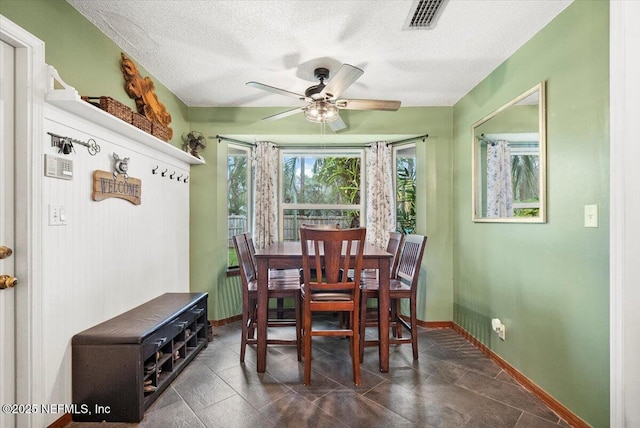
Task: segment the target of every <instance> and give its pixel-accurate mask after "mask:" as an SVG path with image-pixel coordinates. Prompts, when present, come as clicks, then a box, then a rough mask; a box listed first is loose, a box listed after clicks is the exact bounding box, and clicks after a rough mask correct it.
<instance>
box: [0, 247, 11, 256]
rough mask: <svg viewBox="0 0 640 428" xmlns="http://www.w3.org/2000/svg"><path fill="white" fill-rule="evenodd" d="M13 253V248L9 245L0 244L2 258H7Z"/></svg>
mask: <svg viewBox="0 0 640 428" xmlns="http://www.w3.org/2000/svg"><path fill="white" fill-rule="evenodd" d="M11 254H13V250H12V249H11V248H9V247H5V246H4V245H3V246H0V259H6V258H7V257H9V256H10V255H11Z"/></svg>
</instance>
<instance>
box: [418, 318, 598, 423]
mask: <svg viewBox="0 0 640 428" xmlns="http://www.w3.org/2000/svg"><path fill="white" fill-rule="evenodd" d="M425 324H426V325H424V326H425V327H432V325H431V324H446V322H427V323H425ZM450 324H451V326H452V328H453V330H454V331H456V332H457V333H458V334H460V335H461V336H463V337H464V338H465V339H467V340H468V341H469V342H471V343H472V344H473V345H474V346H475V347H476V348H478V349H479V350H480V352H482V353H483V354H485V355H486V356H487V357H489V358H491V359H492V360H493V361H495V363H496V364H497V365H498V366H500V367H501V368H502V369H503V370H504V371H505V372H507V373H508V374H509V375H510V376H511V377H512V378H513V379H515V380H516V381H517V382H518V383H519V384H520V385H522V387H523V388H525V389H526V390H528V391H529V392H531V393H532V394H533V395H535V396H536V397H538V398H539V399H540V400H541V401H542V402H543V403H544V404H545V405H546V406H547V407H548V408H549V409H551V410H553V411H554V412H555V413H556V414H557V415H558V416H559V417H561V418H562V419H563V420H564V421H565V422H566V423H568V424H569V425H571V426H572V427H576V428H589V427H590V426H591V425H589V424H588V423H587V422H585V421H584V420H582V419H580V417H579V416H578V415H576V414H575V413H573V412H572V411H571V410H569V409H567V408H566V407H565V406H563V405H562V403H560V402H559V401H558V400H556V399H555V398H553V397H552V396H551V395H549V394H548V393H547V392H546V391H544V390H543V389H542V388H540V387H539V386H538V385H536V384H535V383H533V381H531V379H529V378H527V377H526V376H525V375H523V374H522V373H520V372H519V371H518V370H517V369H515V368H514V367H512V366H511V365H510V364H509V363H507V362H506V361H505V360H503V359H502V358H501V357H500V356H499V355H498V354H496V353H495V352H493V351H492V350H491V349H489V348H487V347H486V346H485V345H484V344H483V343H482V342H480V341H479V340H478V339H476V338H475V337H473V336H472V335H471V334H470V333H469V332H467V331H466V330H465V329H463V328H462V327H460V326H459V325H458V324H456V323H454V322H451V323H450ZM421 325H422V324H421Z"/></svg>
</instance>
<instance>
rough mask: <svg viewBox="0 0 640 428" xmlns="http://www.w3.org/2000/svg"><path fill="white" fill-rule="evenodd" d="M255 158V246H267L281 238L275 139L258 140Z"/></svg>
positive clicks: (254, 150)
mask: <svg viewBox="0 0 640 428" xmlns="http://www.w3.org/2000/svg"><path fill="white" fill-rule="evenodd" d="M252 161H253V168H254V171H255V180H254V187H253V195H254V198H253V201H254V202H253V242H254V245H255V247H256V248H264V247H266V246H267V245H269V244H272V243H274V242H275V241H276V240H277V238H278V149H277V148H276V146H275V145H274V144H273V143H270V142H268V141H259V142H257V143H256V147H255V148H254V149H253V152H252Z"/></svg>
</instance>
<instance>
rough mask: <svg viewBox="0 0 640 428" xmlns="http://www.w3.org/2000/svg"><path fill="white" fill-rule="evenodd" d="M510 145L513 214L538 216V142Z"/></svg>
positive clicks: (517, 215) (513, 143)
mask: <svg viewBox="0 0 640 428" xmlns="http://www.w3.org/2000/svg"><path fill="white" fill-rule="evenodd" d="M510 146H511V186H512V187H513V214H514V216H516V217H538V216H540V189H539V185H538V184H539V183H540V156H539V149H538V143H537V142H533V143H527V142H512V143H510Z"/></svg>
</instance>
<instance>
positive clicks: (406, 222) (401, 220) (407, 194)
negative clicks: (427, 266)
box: [393, 144, 417, 234]
mask: <svg viewBox="0 0 640 428" xmlns="http://www.w3.org/2000/svg"><path fill="white" fill-rule="evenodd" d="M393 164H394V165H395V176H394V180H395V183H394V187H395V189H396V231H398V232H401V233H405V234H407V233H414V232H415V230H416V164H417V162H416V146H415V144H408V145H402V146H398V147H394V148H393Z"/></svg>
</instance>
